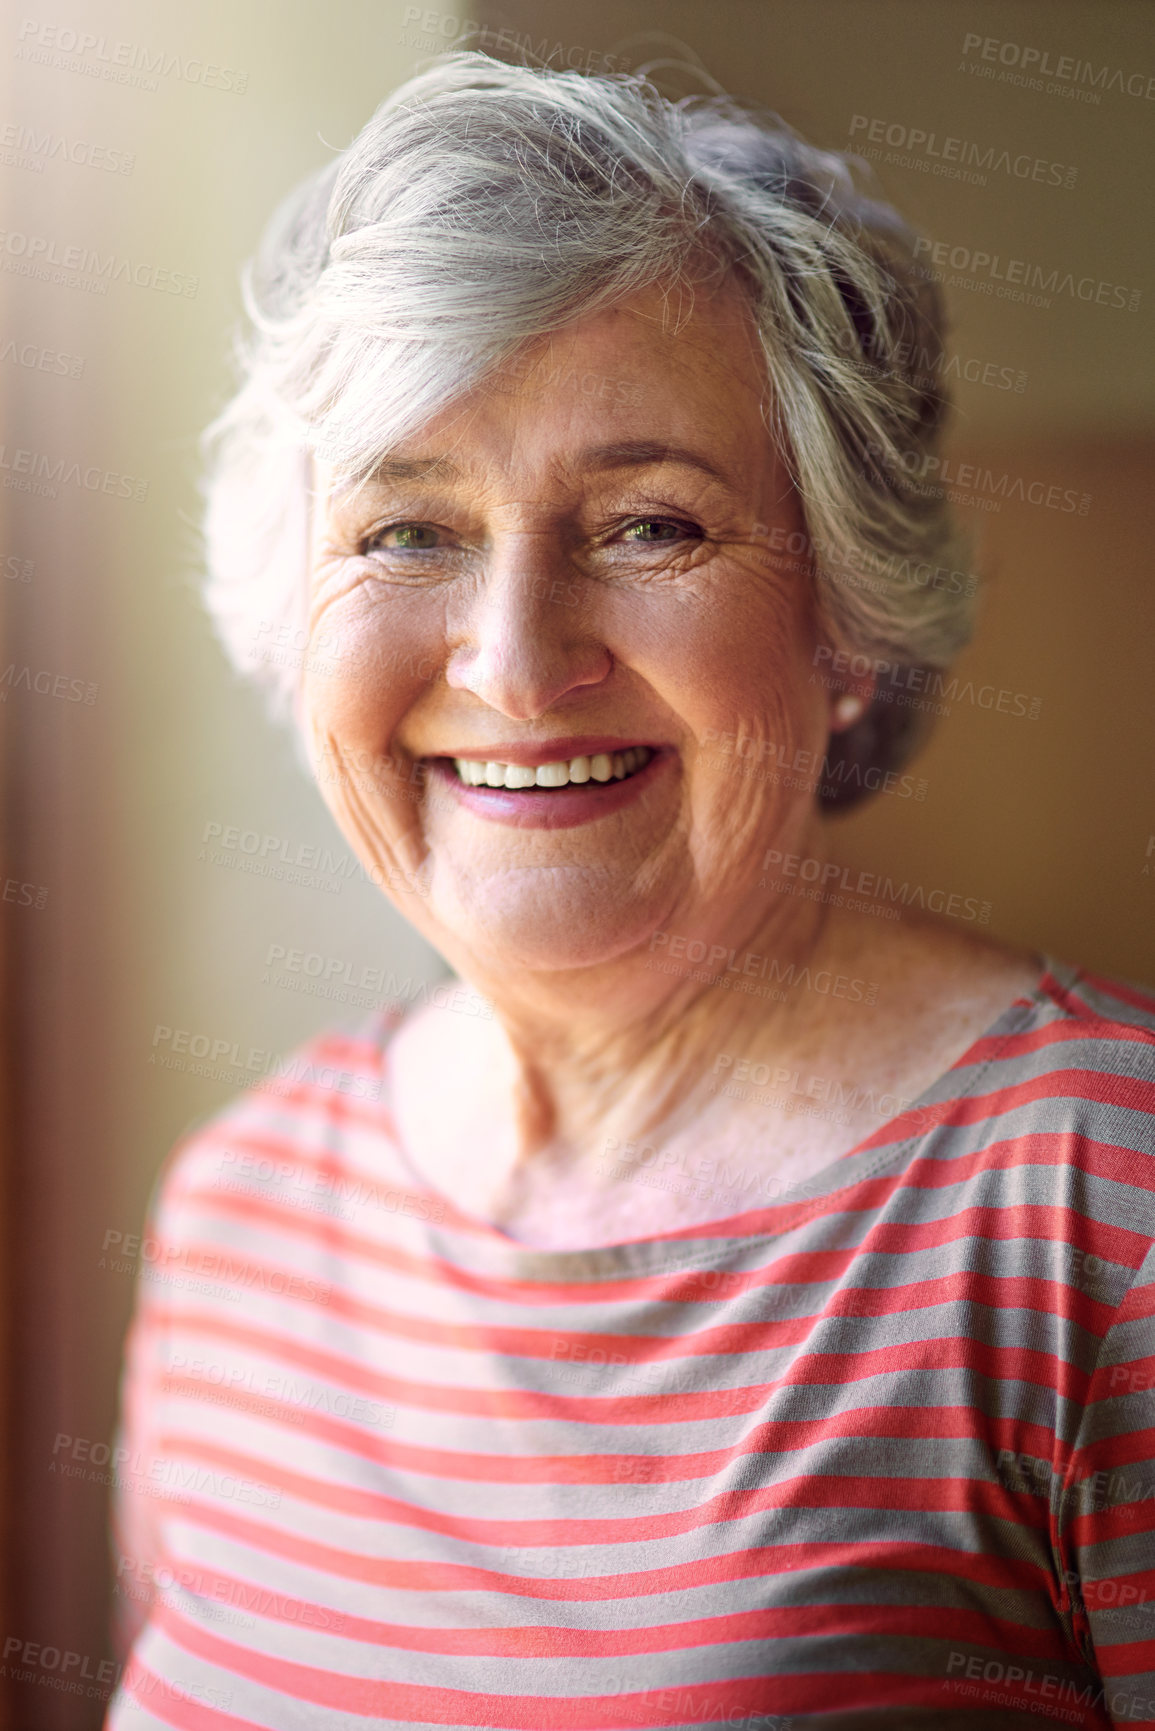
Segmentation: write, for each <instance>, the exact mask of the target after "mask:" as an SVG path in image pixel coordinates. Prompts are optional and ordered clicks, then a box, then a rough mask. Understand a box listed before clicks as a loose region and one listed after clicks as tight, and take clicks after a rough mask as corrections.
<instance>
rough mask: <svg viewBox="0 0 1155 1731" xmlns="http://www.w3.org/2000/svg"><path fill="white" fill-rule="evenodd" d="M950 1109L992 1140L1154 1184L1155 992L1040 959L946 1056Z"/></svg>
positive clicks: (1152, 1190) (1027, 1156)
mask: <svg viewBox="0 0 1155 1731" xmlns="http://www.w3.org/2000/svg"><path fill="white" fill-rule="evenodd" d="M949 1083H950V1084H952V1085H949V1086H948V1087H946V1088H945V1089H944V1095H945V1096H946V1097H947V1098H949V1097H950V1096H951V1095H953V1096H954V1104H953V1106H952V1109H951V1113H950V1118H951V1121H952V1122H954V1123H955V1124H956V1125H960V1126H961V1125H962V1124H964V1123H965V1124H968V1125H969V1126H970V1127H971V1128H970V1133H971V1134H972V1135H973V1136H975V1137H976V1138H978V1139H979V1140H981V1141H982V1143H983V1144H984V1145H986V1146H987V1147H991V1148H996V1147H999V1146H1003V1147H1008V1146H1010V1145H1012V1144H1013V1145H1014V1146H1015V1147H1017V1149H1018V1150H1019V1154H1020V1157H1021V1158H1022V1159H1023V1160H1025V1161H1026V1162H1027V1163H1031V1164H1033V1163H1038V1162H1041V1163H1043V1164H1048V1165H1050V1164H1054V1165H1056V1166H1063V1167H1070V1168H1071V1169H1072V1170H1080V1171H1082V1172H1083V1173H1084V1174H1086V1175H1097V1176H1098V1177H1099V1178H1101V1179H1103V1180H1104V1181H1107V1182H1109V1183H1111V1184H1119V1183H1122V1184H1126V1185H1135V1186H1137V1187H1138V1191H1141V1192H1143V1195H1144V1201H1143V1209H1144V1215H1145V1216H1146V1215H1147V1214H1148V1213H1149V1198H1150V1197H1151V1196H1153V1195H1155V1158H1153V1157H1155V994H1153V993H1152V992H1151V991H1150V990H1149V989H1147V988H1145V987H1142V986H1136V985H1132V984H1130V983H1128V982H1125V981H1121V980H1115V979H1109V978H1106V977H1104V976H1102V975H1098V974H1092V973H1090V972H1088V971H1086V970H1084V969H1082V968H1080V967H1077V966H1075V965H1073V964H1070V963H1060V962H1056V961H1053V960H1050V959H1048V961H1047V965H1046V968H1045V970H1044V972H1043V974H1042V977H1041V978H1040V980H1039V982H1038V985H1037V986H1036V989H1035V991H1034V992H1033V993H1032V994H1031V995H1030V996H1029V997H1027V998H1022V999H1020V1000H1018V1001H1017V1002H1016V1003H1015V1004H1014V1005H1013V1006H1012V1008H1011V1009H1010V1010H1009V1011H1008V1012H1007V1014H1006V1015H1005V1016H1004V1017H1003V1018H1002V1019H1001V1020H1000V1022H999V1023H998V1024H997V1025H996V1026H995V1027H994V1028H992V1029H991V1030H990V1031H989V1032H988V1034H987V1035H985V1036H984V1037H983V1038H982V1039H980V1040H978V1041H977V1042H976V1043H975V1045H974V1046H973V1047H972V1048H971V1050H970V1051H969V1052H968V1053H967V1055H966V1058H965V1059H964V1060H963V1061H962V1062H960V1064H959V1065H957V1066H956V1067H955V1070H954V1072H953V1073H952V1075H951V1077H950V1078H949Z"/></svg>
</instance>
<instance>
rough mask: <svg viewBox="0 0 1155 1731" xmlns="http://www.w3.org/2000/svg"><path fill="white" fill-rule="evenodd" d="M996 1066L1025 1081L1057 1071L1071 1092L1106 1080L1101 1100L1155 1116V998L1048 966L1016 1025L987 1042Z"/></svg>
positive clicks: (1063, 966) (1140, 989)
mask: <svg viewBox="0 0 1155 1731" xmlns="http://www.w3.org/2000/svg"><path fill="white" fill-rule="evenodd" d="M989 1045H990V1047H991V1052H990V1054H989V1055H990V1057H991V1059H992V1061H995V1062H1000V1063H1002V1064H1004V1065H1012V1066H1016V1067H1018V1068H1020V1069H1022V1071H1023V1072H1024V1074H1031V1075H1040V1074H1043V1073H1047V1072H1051V1073H1054V1074H1055V1075H1056V1076H1057V1077H1061V1078H1063V1079H1064V1080H1065V1082H1066V1083H1067V1084H1068V1085H1070V1086H1072V1087H1076V1088H1077V1086H1078V1081H1079V1078H1080V1077H1087V1078H1100V1079H1101V1082H1102V1086H1101V1087H1100V1088H1099V1090H1098V1091H1099V1093H1101V1094H1102V1095H1103V1097H1104V1098H1105V1099H1109V1100H1111V1101H1113V1102H1115V1103H1117V1104H1122V1103H1124V1102H1126V1103H1129V1104H1132V1105H1136V1106H1141V1105H1143V1104H1144V1103H1145V1104H1146V1108H1147V1110H1148V1111H1151V1110H1155V1099H1153V1098H1152V1094H1151V1088H1152V1084H1153V1082H1155V992H1152V991H1151V990H1150V989H1149V988H1147V987H1144V986H1138V985H1132V984H1130V983H1129V982H1127V981H1123V980H1116V979H1110V978H1108V977H1106V976H1104V975H1101V974H1093V973H1091V972H1089V971H1088V970H1086V969H1084V968H1080V967H1078V966H1076V965H1075V964H1073V963H1064V962H1056V961H1053V960H1050V959H1048V961H1047V964H1046V967H1045V970H1044V972H1043V975H1042V977H1041V979H1040V980H1039V983H1038V986H1037V988H1036V990H1035V992H1034V993H1033V994H1032V996H1031V998H1030V999H1029V1000H1026V1001H1024V1003H1023V1005H1022V1010H1021V1015H1020V1016H1019V1018H1018V1022H1017V1025H1016V1026H1013V1027H1012V1029H1011V1031H1010V1032H1009V1033H1008V1034H1007V1035H1006V1036H1005V1037H1004V1038H1003V1039H1002V1040H1001V1041H996V1040H992V1041H991V1042H989Z"/></svg>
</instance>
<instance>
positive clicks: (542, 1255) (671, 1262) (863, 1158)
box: [381, 951, 1081, 1279]
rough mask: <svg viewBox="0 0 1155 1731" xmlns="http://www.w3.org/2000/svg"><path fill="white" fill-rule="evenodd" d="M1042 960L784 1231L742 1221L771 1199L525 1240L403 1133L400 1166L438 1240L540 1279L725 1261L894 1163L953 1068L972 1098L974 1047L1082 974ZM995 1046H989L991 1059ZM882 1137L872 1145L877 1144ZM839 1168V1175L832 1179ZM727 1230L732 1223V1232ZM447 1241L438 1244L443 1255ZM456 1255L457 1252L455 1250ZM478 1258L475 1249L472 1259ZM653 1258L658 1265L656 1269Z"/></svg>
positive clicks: (841, 1159) (825, 1179) (803, 1199)
mask: <svg viewBox="0 0 1155 1731" xmlns="http://www.w3.org/2000/svg"><path fill="white" fill-rule="evenodd" d="M1035 957H1036V960H1037V962H1038V964H1039V967H1038V972H1037V975H1036V978H1035V983H1034V985H1033V987H1032V988H1031V990H1030V992H1028V993H1025V994H1023V995H1021V996H1019V997H1016V998H1015V999H1013V1000H1012V1002H1011V1003H1009V1004H1008V1005H1006V1007H1005V1008H1004V1009H1003V1010H1001V1011H1000V1012H999V1014H998V1015H997V1016H996V1017H995V1019H994V1020H993V1021H992V1022H991V1023H990V1024H989V1025H988V1026H987V1027H986V1028H984V1029H983V1030H982V1032H981V1033H979V1034H977V1035H976V1036H975V1038H974V1039H973V1040H972V1041H971V1042H970V1044H969V1045H968V1046H967V1047H966V1049H965V1051H963V1052H961V1053H960V1054H959V1056H958V1057H957V1058H956V1059H955V1060H954V1062H953V1063H951V1064H950V1065H948V1066H947V1068H946V1069H945V1070H943V1071H942V1072H941V1073H940V1074H939V1075H938V1076H936V1077H935V1079H934V1081H933V1082H931V1083H930V1084H929V1085H928V1086H927V1087H926V1088H925V1089H923V1091H922V1092H921V1093H920V1094H919V1095H918V1096H917V1098H915V1099H914V1100H912V1101H911V1103H910V1104H909V1106H907V1107H906V1108H904V1110H903V1111H902V1112H901V1113H897V1114H895V1116H894V1117H892V1118H888V1119H886V1120H885V1121H884V1122H883V1123H882V1124H881V1125H879V1127H878V1128H877V1129H875V1130H872V1131H871V1132H870V1134H869V1135H867V1136H864V1137H862V1138H861V1139H860V1140H859V1141H858V1142H856V1143H855V1144H854V1146H853V1147H852V1148H848V1149H846V1150H844V1151H843V1152H842V1153H841V1154H836V1155H835V1156H834V1158H833V1159H832V1160H829V1161H827V1162H826V1163H825V1164H824V1165H823V1166H821V1167H819V1168H818V1169H817V1171H815V1172H812V1173H810V1174H808V1176H807V1177H806V1178H805V1179H803V1180H800V1181H799V1183H798V1184H797V1185H796V1186H794V1187H793V1191H787V1192H785V1193H784V1195H783V1197H782V1198H780V1199H779V1200H778V1202H777V1203H776V1204H775V1206H777V1207H783V1206H785V1207H788V1208H789V1207H790V1206H791V1196H792V1195H793V1197H794V1205H795V1206H796V1207H797V1210H798V1216H797V1218H796V1219H793V1220H791V1222H790V1224H789V1225H784V1226H782V1227H780V1228H779V1229H778V1230H776V1231H773V1232H767V1231H766V1229H765V1228H764V1227H762V1228H759V1227H755V1226H752V1225H751V1226H749V1227H747V1228H746V1229H744V1228H743V1225H742V1223H743V1222H744V1221H746V1222H751V1223H752V1222H753V1221H755V1220H756V1219H758V1218H759V1217H761V1216H764V1215H765V1214H766V1213H767V1207H766V1205H764V1204H763V1205H762V1206H760V1207H757V1208H746V1209H742V1210H740V1211H739V1212H737V1213H734V1214H726V1215H721V1216H719V1217H718V1218H717V1219H713V1220H707V1221H698V1222H695V1223H694V1224H692V1225H690V1226H674V1227H667V1228H665V1229H663V1230H662V1231H660V1232H652V1233H646V1234H644V1235H642V1236H639V1237H637V1238H626V1239H622V1240H620V1241H616V1242H614V1243H610V1244H596V1245H589V1246H576V1247H572V1248H560V1249H557V1248H551V1247H549V1246H547V1245H535V1244H527V1243H525V1242H524V1241H523V1240H522V1239H519V1238H515V1237H513V1236H512V1234H510V1233H508V1232H506V1231H505V1230H504V1228H502V1227H500V1226H498V1225H496V1224H494V1223H493V1222H492V1221H489V1220H485V1219H483V1218H482V1216H480V1215H473V1214H470V1213H468V1212H467V1211H466V1210H464V1209H462V1208H460V1207H459V1206H458V1205H457V1203H455V1202H454V1201H453V1199H452V1198H451V1197H450V1196H448V1195H446V1194H445V1192H443V1191H441V1190H439V1189H438V1188H437V1187H436V1186H435V1185H433V1184H431V1183H430V1181H429V1180H428V1179H427V1178H426V1177H425V1175H424V1173H422V1172H420V1171H419V1170H418V1168H417V1167H416V1166H414V1165H413V1163H412V1162H411V1161H410V1159H409V1158H408V1156H407V1154H406V1152H405V1149H404V1146H403V1144H402V1142H401V1138H400V1136H397V1135H395V1136H394V1137H392V1141H393V1146H394V1153H395V1157H396V1159H397V1160H398V1162H399V1163H400V1165H401V1166H402V1168H403V1170H404V1172H405V1175H406V1178H407V1180H408V1181H409V1182H411V1183H412V1185H413V1186H414V1187H415V1188H416V1190H417V1191H419V1192H420V1194H422V1195H423V1196H426V1197H428V1198H430V1199H431V1200H432V1201H435V1202H436V1203H437V1204H439V1216H442V1218H441V1219H440V1221H439V1224H436V1225H434V1224H432V1223H431V1224H430V1225H429V1227H428V1230H429V1232H430V1234H431V1236H432V1237H433V1238H435V1239H436V1240H437V1241H438V1242H439V1244H441V1245H443V1246H444V1247H445V1248H448V1246H449V1245H450V1244H454V1245H456V1246H457V1247H460V1243H461V1237H462V1233H463V1232H464V1233H467V1234H468V1237H469V1240H470V1244H471V1247H476V1250H477V1251H478V1252H479V1253H480V1255H481V1258H482V1260H488V1255H489V1254H493V1253H496V1254H497V1255H498V1256H499V1257H503V1258H504V1260H503V1262H502V1268H503V1271H505V1272H507V1273H515V1274H519V1275H521V1276H523V1277H524V1278H527V1279H533V1278H537V1279H542V1278H547V1277H550V1276H553V1277H557V1276H558V1275H561V1274H564V1275H565V1276H566V1277H568V1278H574V1277H580V1276H601V1277H603V1278H604V1277H606V1276H609V1275H621V1274H642V1273H648V1272H670V1273H674V1272H677V1271H678V1270H679V1269H683V1268H685V1267H687V1266H689V1265H690V1264H691V1263H692V1265H693V1266H694V1267H706V1266H709V1264H710V1262H711V1261H712V1260H713V1261H719V1260H721V1259H722V1258H723V1257H724V1256H727V1255H729V1254H732V1252H733V1247H734V1243H735V1240H742V1241H744V1242H748V1243H755V1242H757V1241H759V1240H763V1241H764V1240H766V1239H768V1238H776V1237H781V1236H782V1234H783V1232H785V1231H789V1230H793V1228H794V1226H795V1225H798V1224H800V1223H801V1222H802V1221H803V1220H804V1219H806V1218H808V1217H809V1216H810V1215H812V1214H813V1213H815V1212H817V1211H821V1210H822V1208H823V1207H824V1206H826V1205H827V1204H828V1203H829V1201H830V1199H831V1198H832V1197H833V1196H836V1195H837V1194H838V1192H839V1191H840V1190H844V1189H846V1188H847V1187H848V1186H849V1185H851V1184H856V1183H861V1182H862V1181H863V1179H865V1178H867V1177H870V1176H872V1175H874V1173H876V1172H877V1171H879V1170H880V1169H881V1168H882V1167H883V1166H886V1165H890V1164H892V1163H893V1162H894V1161H896V1160H897V1159H898V1158H899V1157H900V1156H901V1155H903V1154H904V1153H908V1152H909V1151H910V1149H912V1148H913V1146H914V1144H915V1143H916V1142H917V1141H918V1140H919V1139H920V1137H921V1136H922V1135H924V1134H925V1133H926V1132H927V1131H928V1130H929V1129H930V1128H932V1123H923V1124H922V1125H921V1126H920V1127H918V1128H912V1130H911V1131H910V1132H908V1133H907V1134H906V1135H904V1136H903V1137H901V1138H900V1139H899V1140H898V1141H887V1132H888V1130H889V1129H890V1127H891V1126H892V1125H894V1124H896V1123H899V1122H901V1120H902V1119H903V1118H911V1119H912V1120H915V1119H916V1115H917V1114H919V1113H923V1114H925V1113H926V1112H927V1111H929V1110H931V1109H933V1107H934V1106H936V1105H938V1104H941V1103H942V1100H941V1091H942V1089H943V1086H944V1084H946V1083H947V1082H948V1081H949V1079H950V1078H951V1077H952V1076H953V1075H954V1074H955V1072H956V1071H959V1070H964V1069H967V1068H972V1069H973V1071H974V1074H973V1075H972V1077H971V1080H970V1081H969V1083H968V1085H967V1087H966V1088H965V1089H963V1090H962V1091H961V1093H960V1092H959V1091H955V1092H952V1093H950V1094H949V1096H948V1097H949V1098H950V1099H951V1100H954V1099H958V1098H965V1097H966V1096H967V1095H968V1094H970V1093H971V1092H973V1090H974V1089H975V1088H976V1087H977V1086H978V1083H979V1081H980V1080H981V1077H982V1075H983V1073H984V1072H985V1070H986V1068H987V1066H988V1064H989V1062H990V1059H989V1058H988V1060H987V1061H986V1062H985V1063H978V1062H976V1054H977V1053H978V1052H979V1050H980V1048H982V1047H983V1046H985V1045H987V1044H988V1043H989V1042H991V1041H992V1040H995V1041H1002V1042H1005V1041H1006V1040H1007V1039H1009V1038H1010V1037H1011V1036H1012V1035H1013V1034H1016V1033H1018V1032H1021V1030H1022V1027H1023V1026H1024V1025H1025V1023H1026V1022H1027V1021H1028V1020H1029V1018H1030V1016H1032V1015H1033V1014H1034V1013H1035V1012H1036V1011H1037V1010H1038V1009H1039V1008H1041V1007H1042V1006H1043V1005H1044V1004H1046V1003H1047V1002H1053V1001H1054V993H1053V990H1052V986H1053V985H1056V984H1057V985H1058V986H1059V987H1060V988H1061V990H1062V991H1063V992H1066V991H1067V990H1069V989H1070V987H1071V985H1072V984H1073V983H1074V981H1075V979H1076V978H1077V977H1078V976H1079V973H1080V971H1081V970H1080V968H1079V967H1078V965H1077V964H1074V963H1069V962H1060V961H1058V960H1057V959H1056V958H1054V957H1052V956H1051V955H1050V954H1048V953H1047V952H1045V951H1036V952H1035ZM994 1055H995V1054H992V1057H993V1056H994ZM381 1071H382V1095H383V1097H384V1099H385V1100H386V1101H387V1100H388V1097H389V1044H388V1040H387V1038H386V1039H385V1040H384V1042H383V1045H382V1050H381ZM879 1142H881V1143H882V1146H881V1147H879V1148H878V1149H875V1147H874V1144H876V1143H879ZM836 1173H837V1174H838V1175H839V1177H840V1178H841V1181H838V1180H837V1179H835V1181H834V1182H831V1180H832V1178H834V1176H835V1174H836ZM727 1228H729V1229H730V1230H726V1229H727ZM445 1248H443V1249H442V1250H441V1252H440V1254H442V1255H443V1256H444V1255H445ZM450 1259H451V1260H454V1261H456V1260H459V1256H453V1257H451V1258H450ZM470 1260H472V1256H471V1258H470ZM650 1264H657V1266H656V1267H653V1268H651V1267H650V1266H648V1265H650Z"/></svg>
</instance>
